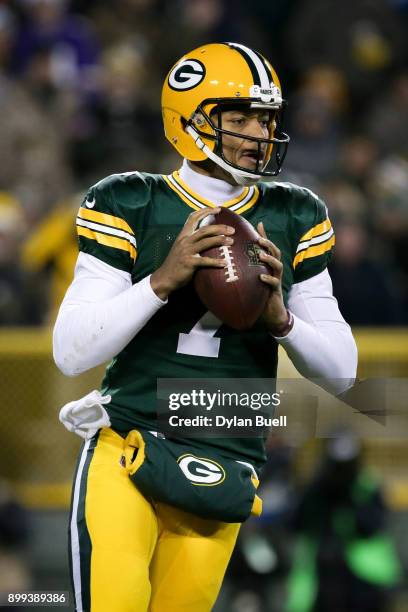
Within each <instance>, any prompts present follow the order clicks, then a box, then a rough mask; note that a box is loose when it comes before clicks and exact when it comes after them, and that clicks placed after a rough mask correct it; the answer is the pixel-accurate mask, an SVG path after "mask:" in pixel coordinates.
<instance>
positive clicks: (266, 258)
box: [259, 251, 283, 278]
mask: <svg viewBox="0 0 408 612" xmlns="http://www.w3.org/2000/svg"><path fill="white" fill-rule="evenodd" d="M259 259H260V260H261V261H263V262H264V263H266V264H268V266H269V267H270V268H272V270H273V272H274V274H275V276H276V277H278V278H280V277H281V276H282V272H283V264H282V262H281V261H279V259H277V258H276V257H274V256H273V255H269V254H268V253H265V251H261V252H260V253H259Z"/></svg>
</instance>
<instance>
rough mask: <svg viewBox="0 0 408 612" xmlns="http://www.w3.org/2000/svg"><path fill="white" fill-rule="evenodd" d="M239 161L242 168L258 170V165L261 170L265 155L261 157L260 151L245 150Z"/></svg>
mask: <svg viewBox="0 0 408 612" xmlns="http://www.w3.org/2000/svg"><path fill="white" fill-rule="evenodd" d="M239 161H240V165H241V166H245V167H247V168H256V166H257V164H258V167H259V168H262V166H263V163H264V155H263V153H262V152H261V154H260V155H259V154H258V149H244V151H242V153H241V155H240V158H239Z"/></svg>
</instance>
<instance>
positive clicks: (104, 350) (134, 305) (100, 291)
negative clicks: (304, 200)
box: [54, 253, 357, 393]
mask: <svg viewBox="0 0 408 612" xmlns="http://www.w3.org/2000/svg"><path fill="white" fill-rule="evenodd" d="M165 304H166V302H163V301H162V300H160V298H158V297H157V295H156V294H155V293H154V291H153V290H152V288H151V286H150V277H146V278H144V279H143V280H142V281H140V282H139V283H137V284H135V285H133V286H132V282H131V277H130V274H128V273H126V272H122V271H120V270H117V269H116V268H113V267H112V266H109V265H108V264H106V263H104V262H102V261H100V260H99V259H97V258H95V257H93V256H92V255H88V254H85V253H80V254H79V257H78V262H77V265H76V269H75V276H74V280H73V282H72V284H71V286H70V287H69V289H68V291H67V293H66V296H65V298H64V301H63V302H62V304H61V308H60V311H59V314H58V318H57V321H56V324H55V328H54V359H55V362H56V364H57V366H58V367H59V368H60V370H61V371H62V372H63V373H64V374H66V375H67V376H75V375H77V374H80V373H81V372H85V371H86V370H89V369H91V368H93V367H95V366H97V365H99V364H101V363H105V362H106V361H109V360H110V359H112V358H113V357H114V356H115V355H117V354H118V353H119V352H120V351H121V350H122V349H123V348H124V347H125V346H126V345H127V344H128V343H129V342H130V341H131V340H132V338H133V337H134V336H135V335H136V334H137V333H138V331H140V329H142V327H143V326H144V325H145V324H146V323H147V321H148V320H149V319H150V318H151V317H152V316H153V315H154V314H155V313H156V312H157V311H158V310H159V308H161V307H162V306H164V305H165ZM288 306H289V308H290V310H291V312H292V313H293V315H294V325H293V328H292V330H291V331H290V332H289V334H288V335H287V336H285V337H284V338H277V340H278V342H279V343H280V344H281V345H282V346H283V347H284V348H285V350H286V352H287V353H288V355H289V357H290V359H291V360H292V362H293V364H294V365H295V367H296V368H297V370H298V371H299V372H300V374H302V375H303V376H305V377H307V378H320V379H326V380H327V381H328V385H327V387H328V388H329V389H330V390H331V391H332V392H333V393H341V392H342V391H344V390H345V389H346V388H348V387H349V386H350V385H351V384H352V380H353V379H354V378H355V376H356V367H357V349H356V345H355V342H354V339H353V336H352V334H351V331H350V327H349V326H348V325H347V323H346V322H345V321H344V319H343V317H342V316H341V313H340V311H339V309H338V306H337V300H336V299H335V298H334V297H333V294H332V286H331V280H330V276H329V274H328V272H327V270H325V271H324V272H322V273H320V274H318V275H316V276H314V277H313V278H311V279H309V280H306V281H303V282H301V283H297V284H296V285H293V287H292V289H291V290H290V293H289V302H288Z"/></svg>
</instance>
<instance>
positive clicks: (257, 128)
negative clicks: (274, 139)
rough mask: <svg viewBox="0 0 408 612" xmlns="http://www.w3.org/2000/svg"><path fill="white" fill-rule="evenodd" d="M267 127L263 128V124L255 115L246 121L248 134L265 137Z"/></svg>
mask: <svg viewBox="0 0 408 612" xmlns="http://www.w3.org/2000/svg"><path fill="white" fill-rule="evenodd" d="M265 132H267V129H266V128H265V124H264V123H263V122H261V121H259V119H257V118H256V117H253V118H252V119H251V120H250V121H249V122H248V136H255V137H256V138H265V137H267V134H266V133H265Z"/></svg>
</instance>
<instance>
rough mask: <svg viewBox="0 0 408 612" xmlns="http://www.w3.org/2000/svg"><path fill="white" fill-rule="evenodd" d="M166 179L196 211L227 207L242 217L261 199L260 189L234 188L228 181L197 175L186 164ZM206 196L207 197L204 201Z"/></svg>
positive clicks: (252, 187)
mask: <svg viewBox="0 0 408 612" xmlns="http://www.w3.org/2000/svg"><path fill="white" fill-rule="evenodd" d="M163 178H164V180H165V181H166V183H167V185H168V186H169V187H170V188H171V189H172V190H173V191H174V192H175V193H177V195H178V196H179V197H180V198H181V199H182V200H183V202H185V203H186V204H187V205H188V206H190V207H191V208H193V209H194V210H199V209H200V208H207V207H209V208H215V207H216V206H223V207H226V208H229V209H230V210H233V211H234V212H236V213H238V214H241V213H243V212H244V211H246V210H248V209H249V208H252V206H254V204H255V203H256V201H257V200H258V197H259V189H258V187H257V186H256V185H251V186H250V187H244V188H242V187H241V186H238V185H237V187H234V186H232V185H229V184H228V183H227V182H226V181H222V180H220V179H215V178H212V177H208V176H204V175H202V174H199V173H198V172H195V171H194V170H192V169H191V168H190V167H189V166H188V165H187V163H186V162H184V164H183V166H182V168H181V169H180V170H176V171H175V172H173V173H172V174H169V175H167V176H163ZM204 194H205V196H207V197H204ZM231 196H232V197H231Z"/></svg>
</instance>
